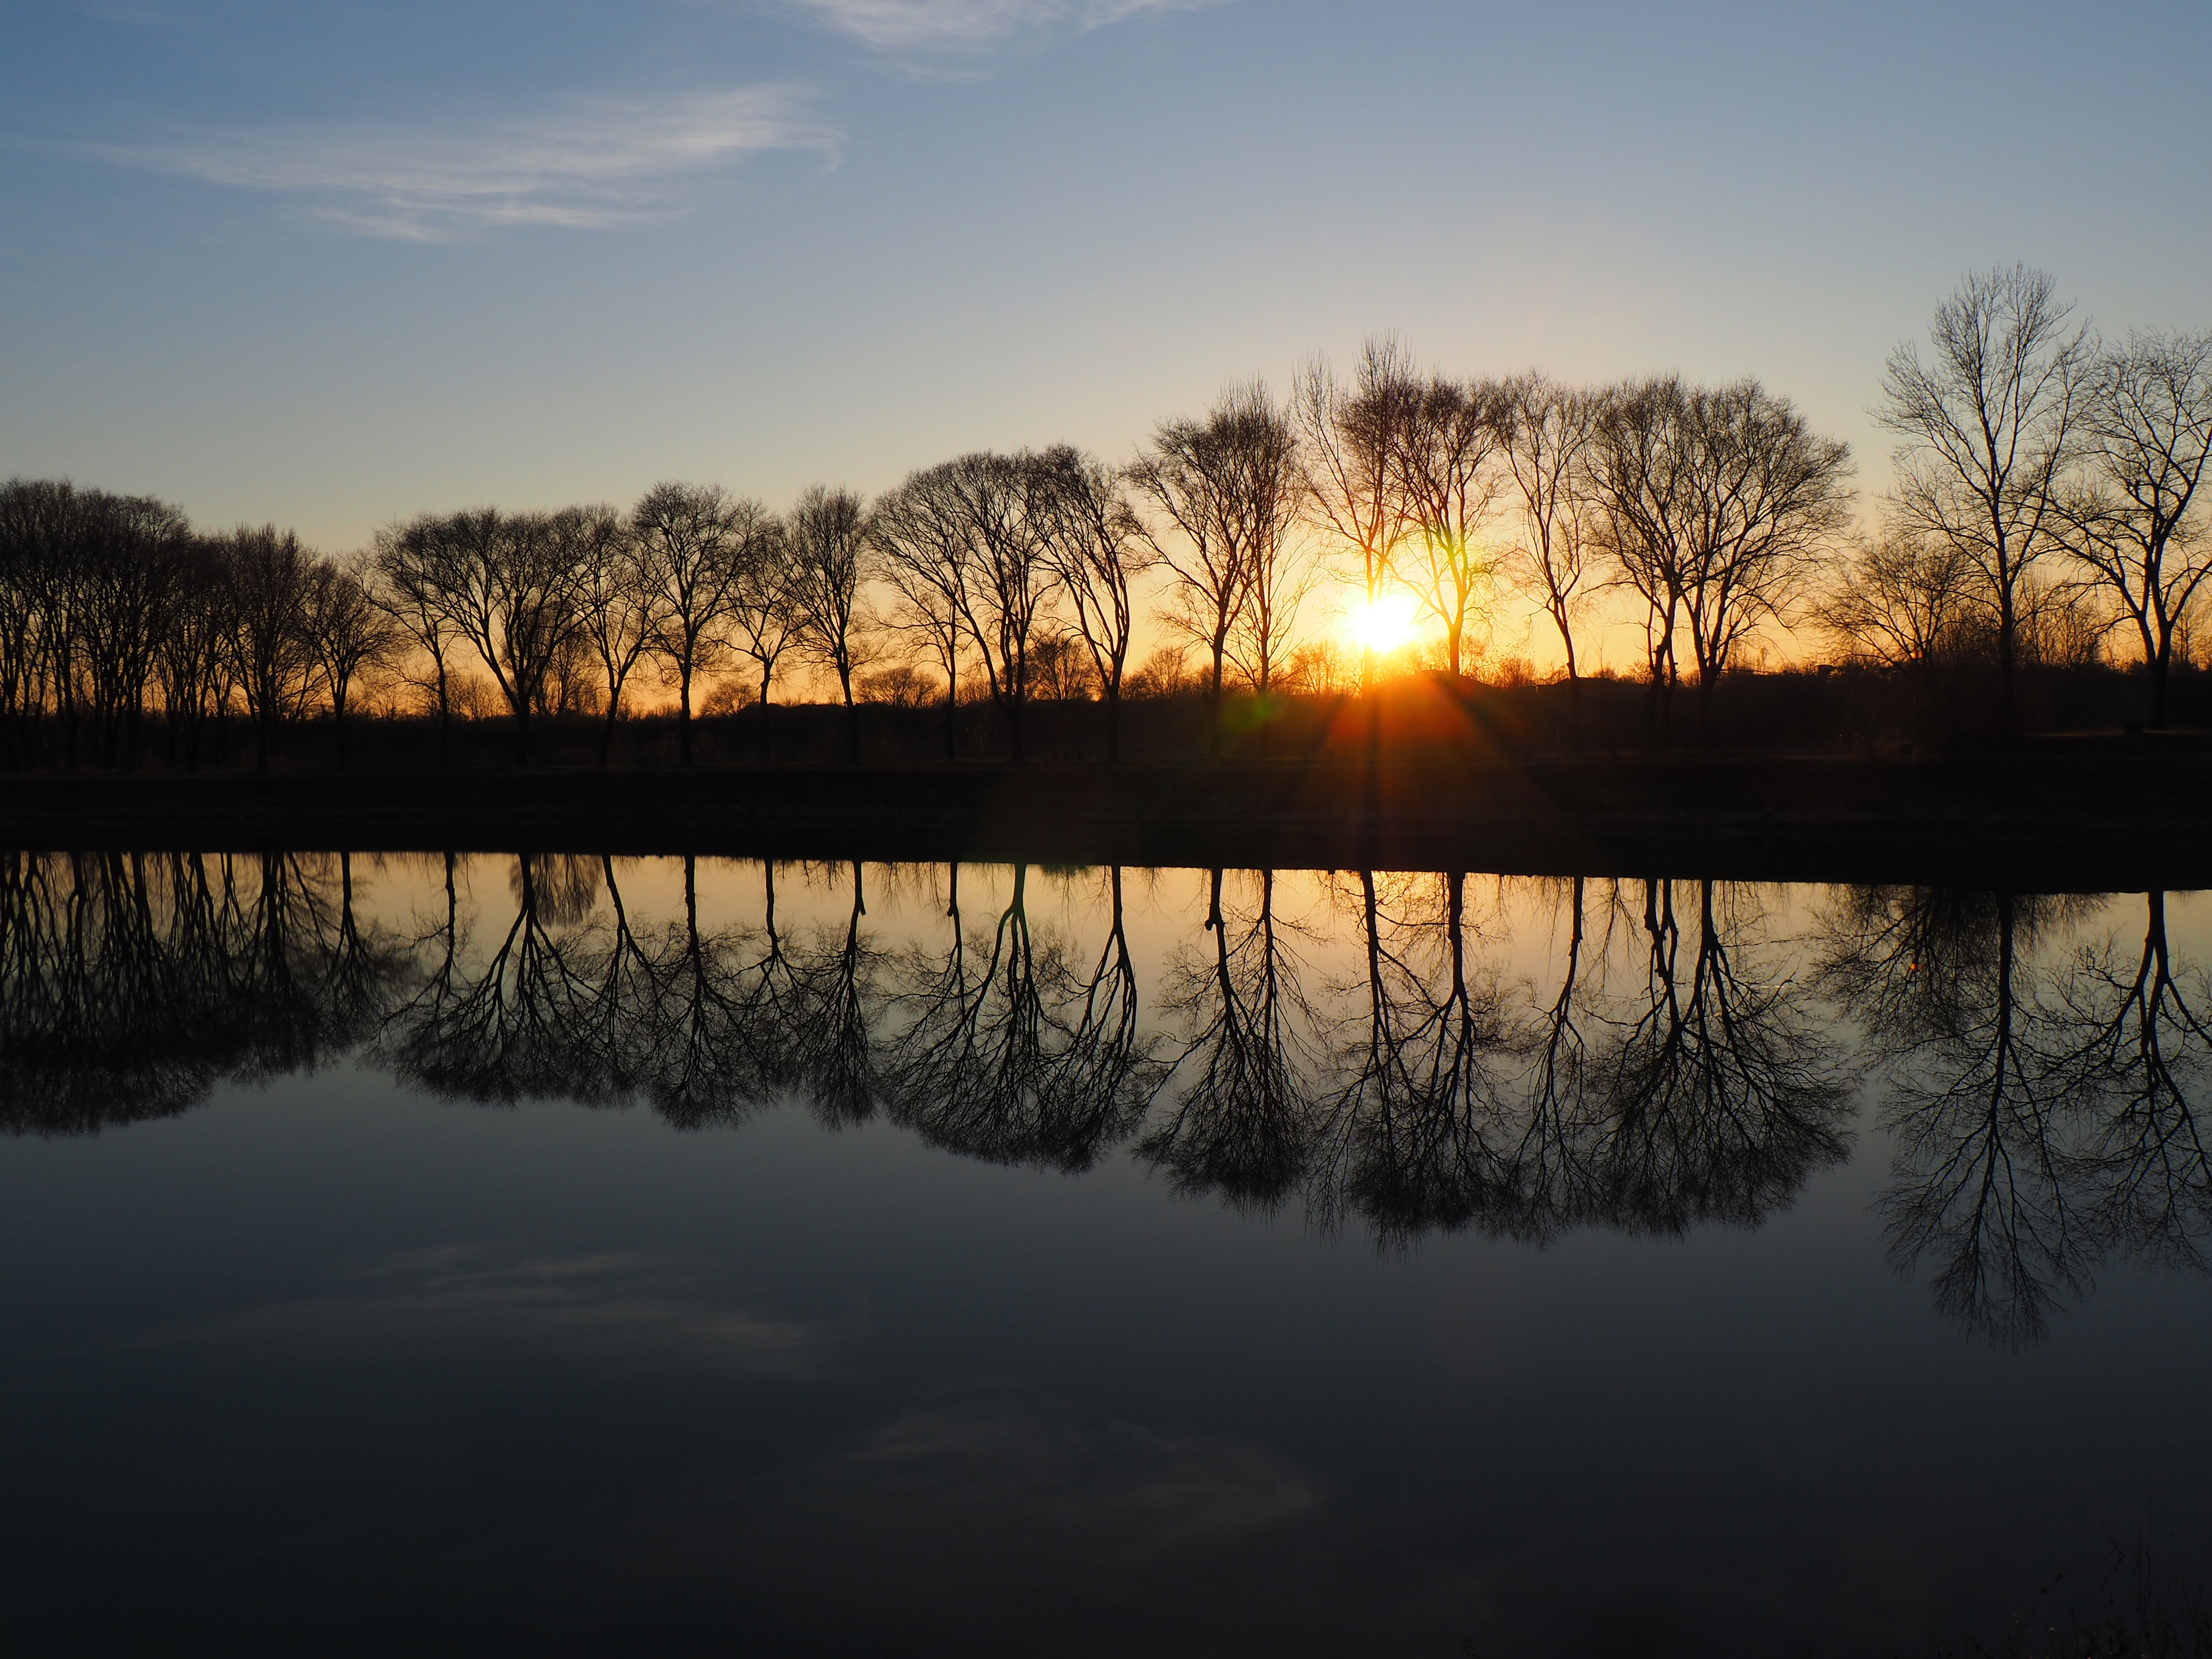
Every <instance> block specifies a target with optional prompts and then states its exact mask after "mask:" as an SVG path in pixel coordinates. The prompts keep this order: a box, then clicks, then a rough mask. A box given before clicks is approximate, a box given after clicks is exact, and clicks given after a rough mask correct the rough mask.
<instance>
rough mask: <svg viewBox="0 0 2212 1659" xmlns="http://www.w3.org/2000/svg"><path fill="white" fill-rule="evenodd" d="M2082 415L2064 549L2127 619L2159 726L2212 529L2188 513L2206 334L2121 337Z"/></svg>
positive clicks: (2207, 355) (2202, 427)
mask: <svg viewBox="0 0 2212 1659" xmlns="http://www.w3.org/2000/svg"><path fill="white" fill-rule="evenodd" d="M2081 417H2082V418H2081V429H2082V436H2083V440H2084V441H2083V446H2082V448H2083V455H2084V459H2086V460H2087V464H2088V475H2089V476H2088V480H2087V484H2086V487H2085V488H2082V489H2078V490H2076V491H2075V492H2073V494H2072V495H2071V496H2070V498H2069V502H2068V507H2069V511H2068V514H2067V516H2068V519H2069V527H2070V532H2071V533H2070V534H2069V538H2068V539H2069V550H2070V551H2071V552H2072V553H2073V555H2074V556H2075V559H2076V560H2078V561H2079V562H2081V564H2083V565H2085V566H2087V568H2088V569H2089V571H2090V572H2091V574H2092V575H2093V580H2095V581H2096V582H2098V583H2099V584H2100V585H2101V586H2103V587H2105V588H2106V589H2107V590H2108V591H2109V592H2112V594H2113V595H2114V596H2115V597H2116V598H2118V600H2119V603H2120V607H2121V609H2122V610H2124V611H2125V612H2126V613H2127V616H2128V618H2129V620H2130V622H2132V623H2134V624H2135V627H2136V638H2137V641H2138V642H2139V643H2140V644H2141V646H2142V654H2143V665H2144V667H2145V669H2146V670H2147V671H2148V674H2149V676H2150V686H2151V711H2150V720H2151V724H2152V725H2153V726H2163V725H2165V724H2166V683H2167V679H2168V676H2169V671H2170V670H2171V668H2172V663H2173V642H2174V634H2175V631H2176V629H2178V628H2179V627H2180V626H2181V624H2182V622H2183V619H2184V618H2185V617H2186V616H2187V615H2188V612H2189V608H2190V605H2191V602H2192V601H2193V600H2194V599H2196V598H2197V590H2198V589H2199V588H2200V587H2202V586H2203V583H2204V580H2205V578H2206V577H2207V576H2209V575H2212V535H2207V534H2205V533H2204V532H2203V530H2202V528H2201V527H2200V526H2198V525H2197V524H2196V523H2195V522H2193V520H2192V519H2191V510H2192V508H2193V507H2195V505H2196V501H2197V484H2198V483H2199V482H2200V481H2201V480H2202V479H2203V476H2204V464H2205V458H2206V456H2207V455H2208V454H2212V331H2207V332H2203V333H2197V334H2143V333H2137V334H2130V336H2129V337H2128V338H2127V341H2126V343H2124V345H2121V346H2118V347H2116V348H2113V349H2110V350H2107V351H2105V352H2102V353H2100V354H2099V356H2098V357H2097V360H2096V362H2095V366H2094V369H2093V372H2092V374H2090V376H2089V380H2088V388H2087V397H2086V398H2085V399H2084V401H2083V404H2082V410H2081Z"/></svg>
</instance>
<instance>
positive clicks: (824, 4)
mask: <svg viewBox="0 0 2212 1659" xmlns="http://www.w3.org/2000/svg"><path fill="white" fill-rule="evenodd" d="M793 3H795V4H797V5H798V6H799V8H800V9H802V10H803V11H805V13H806V14H807V15H811V16H812V17H815V18H817V19H818V20H819V21H821V22H823V24H825V25H827V26H828V27H830V28H833V29H835V30H836V31H837V32H838V33H840V34H844V35H848V36H850V37H851V38H852V39H854V40H859V41H860V42H862V43H863V44H865V45H866V46H873V47H875V48H876V49H877V50H878V51H881V52H913V51H929V50H939V51H942V50H948V49H950V50H954V51H957V50H961V49H963V48H969V49H972V48H975V47H979V46H993V45H995V44H997V43H998V42H1000V41H1002V40H1007V39H1009V38H1011V37H1013V36H1016V35H1022V34H1030V33H1037V32H1040V31H1042V30H1047V29H1055V28H1057V29H1070V30H1074V31H1076V32H1079V33H1082V32H1087V31H1089V30H1091V29H1096V28H1103V27H1106V26H1107V25H1108V24H1109V23H1118V22H1121V21H1122V20H1123V19H1125V18H1129V17H1133V16H1135V15H1138V14H1139V12H1148V11H1188V10H1192V9H1196V8H1197V7H1200V6H1205V5H1212V4H1218V3H1220V0H793Z"/></svg>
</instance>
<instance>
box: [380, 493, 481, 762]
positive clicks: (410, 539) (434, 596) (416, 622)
mask: <svg viewBox="0 0 2212 1659" xmlns="http://www.w3.org/2000/svg"><path fill="white" fill-rule="evenodd" d="M443 523H444V520H441V519H439V518H437V517H435V515H432V514H427V513H426V514H423V515H422V516H420V517H418V518H416V519H414V520H410V521H409V522H408V523H406V524H404V525H398V524H395V525H387V526H386V527H385V528H383V529H382V530H380V531H378V532H376V544H375V551H374V555H373V558H374V564H375V571H376V580H375V583H374V586H372V587H371V589H370V592H371V593H372V594H373V595H374V597H375V599H376V602H377V603H378V604H379V605H381V606H383V608H384V613H385V615H386V616H387V617H390V618H391V619H392V625H393V626H394V627H395V628H396V629H398V630H399V632H400V634H401V635H402V636H403V637H404V640H405V641H406V643H407V646H408V647H410V650H411V652H414V653H420V655H421V659H422V661H423V662H426V663H428V665H429V677H428V684H427V685H423V683H422V682H421V681H416V684H418V685H421V686H422V689H425V690H428V691H429V693H430V696H431V700H432V705H433V707H435V708H436V710H437V714H438V761H439V764H441V765H442V766H450V765H452V764H453V673H452V665H451V664H450V662H449V661H448V658H449V657H450V655H451V654H452V653H453V651H454V650H455V649H456V648H457V647H459V644H460V642H461V641H460V635H459V628H458V626H457V624H456V623H455V622H454V620H453V611H452V608H451V607H450V606H449V605H447V603H446V595H447V593H448V592H451V591H453V589H454V588H455V586H457V585H458V581H459V575H458V573H457V572H456V571H454V570H453V569H452V568H449V566H450V562H451V559H452V557H453V555H454V553H455V551H456V549H455V546H454V544H453V541H452V539H451V538H448V537H447V536H446V535H444V534H442V533H441V529H440V526H441V525H442V524H443ZM404 671H408V670H404ZM409 672H410V678H411V672H412V671H409Z"/></svg>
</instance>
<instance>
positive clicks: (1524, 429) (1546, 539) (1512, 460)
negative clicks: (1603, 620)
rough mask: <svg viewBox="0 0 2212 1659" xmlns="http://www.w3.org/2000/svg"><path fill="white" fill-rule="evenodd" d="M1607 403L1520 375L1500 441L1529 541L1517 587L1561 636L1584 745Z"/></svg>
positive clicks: (1517, 569) (1501, 402)
mask: <svg viewBox="0 0 2212 1659" xmlns="http://www.w3.org/2000/svg"><path fill="white" fill-rule="evenodd" d="M1599 408H1600V400H1599V399H1598V398H1595V397H1594V396H1593V395H1591V394H1590V393H1589V392H1581V391H1577V390H1576V389H1574V388H1572V387H1570V386H1559V385H1557V384H1555V383H1554V382H1553V381H1550V380H1546V379H1545V378H1544V377H1543V376H1542V375H1541V374H1522V375H1519V376H1516V378H1515V379H1513V380H1509V381H1507V382H1506V383H1505V384H1504V386H1502V387H1501V388H1500V389H1499V398H1498V427H1499V433H1500V442H1499V446H1498V453H1499V454H1500V456H1501V457H1502V458H1503V459H1504V466H1505V471H1506V476H1507V477H1508V478H1510V480H1511V494H1512V495H1513V497H1514V500H1515V504H1516V506H1517V507H1518V508H1519V516H1520V520H1521V535H1520V537H1519V538H1518V539H1517V540H1516V542H1515V543H1514V544H1512V546H1511V547H1510V549H1509V550H1508V551H1507V553H1506V569H1507V572H1508V574H1509V576H1510V580H1512V582H1513V584H1514V586H1516V587H1518V588H1519V589H1520V590H1521V591H1522V592H1523V593H1526V594H1528V596H1529V597H1530V598H1532V599H1535V600H1536V602H1537V603H1538V604H1540V605H1542V606H1543V608H1544V614H1545V615H1546V616H1547V617H1550V618H1551V619H1552V626H1553V627H1554V628H1556V629H1559V649H1560V650H1561V652H1562V653H1565V658H1566V665H1567V696H1568V700H1569V719H1570V720H1571V721H1572V723H1573V726H1574V736H1575V742H1576V744H1577V745H1578V746H1579V744H1581V742H1582V691H1583V685H1582V672H1581V667H1580V665H1579V663H1578V661H1577V658H1576V655H1575V617H1576V615H1577V612H1578V611H1580V610H1581V609H1582V607H1583V604H1584V602H1585V601H1586V599H1587V597H1588V594H1587V589H1586V587H1585V586H1584V584H1585V583H1586V582H1587V581H1588V580H1589V577H1590V575H1591V574H1592V572H1593V569H1594V568H1595V565H1596V563H1597V560H1596V556H1595V555H1596V552H1597V547H1596V541H1595V536H1594V535H1593V533H1592V531H1593V526H1592V525H1591V523H1590V506H1589V489H1588V481H1587V478H1586V477H1585V470H1586V467H1587V465H1588V452H1589V446H1590V442H1591V441H1592V439H1593V438H1594V437H1595V435H1596V431H1597V418H1598V411H1599Z"/></svg>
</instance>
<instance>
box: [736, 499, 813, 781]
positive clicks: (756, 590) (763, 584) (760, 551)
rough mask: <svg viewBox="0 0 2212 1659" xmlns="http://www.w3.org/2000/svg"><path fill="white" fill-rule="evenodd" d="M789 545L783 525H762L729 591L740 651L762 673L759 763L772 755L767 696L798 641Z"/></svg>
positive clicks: (773, 522)
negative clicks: (781, 666)
mask: <svg viewBox="0 0 2212 1659" xmlns="http://www.w3.org/2000/svg"><path fill="white" fill-rule="evenodd" d="M791 567H792V560H791V544H790V541H789V539H788V538H787V537H786V535H785V534H784V528H783V526H782V525H781V523H779V522H778V521H777V520H774V519H769V520H764V521H763V524H762V526H761V528H760V532H759V533H758V535H757V537H756V538H754V540H753V543H752V548H751V551H750V554H749V555H748V556H747V557H746V558H745V561H744V567H743V568H742V569H740V570H739V572H738V579H737V581H736V582H735V584H734V585H733V586H732V588H731V591H730V621H731V624H732V629H734V631H735V633H736V635H737V644H738V650H739V651H741V652H743V653H744V654H745V655H746V656H748V657H750V658H751V659H752V661H753V666H754V667H756V668H757V669H759V670H760V746H761V758H762V759H763V760H769V759H771V758H773V757H774V755H775V748H774V738H775V734H774V733H773V732H771V731H770V730H769V707H770V703H769V697H770V694H771V693H772V692H773V691H774V690H775V665H777V664H778V663H779V662H781V661H782V660H783V655H784V653H785V652H787V651H788V650H790V649H791V647H793V646H794V645H795V644H797V643H798V641H799V604H798V599H797V597H796V596H795V594H794V593H793V573H792V568H791Z"/></svg>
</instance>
